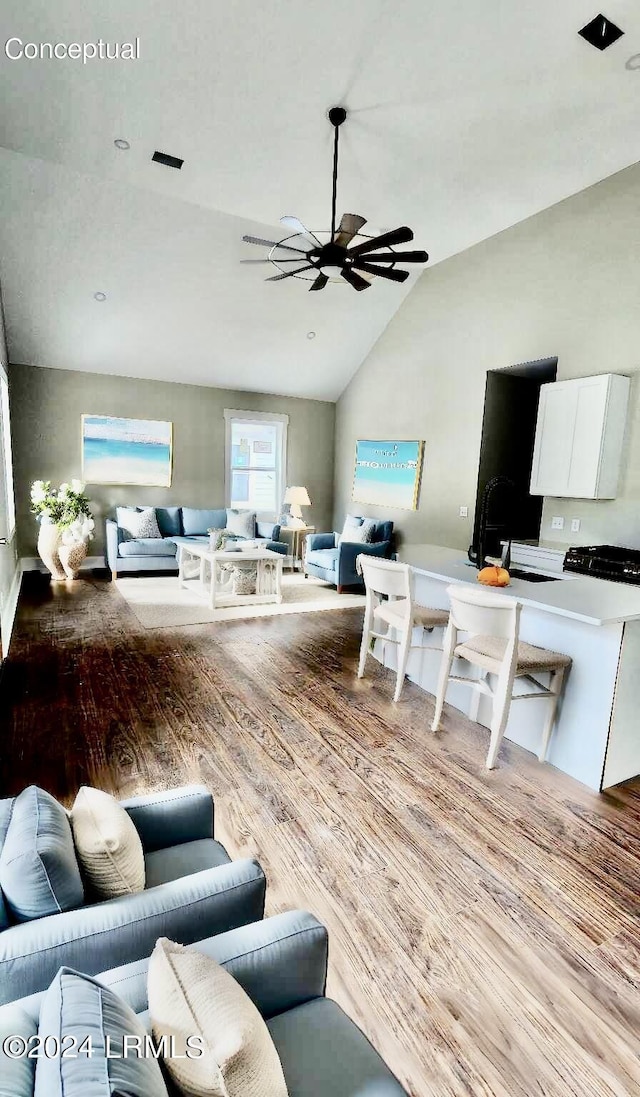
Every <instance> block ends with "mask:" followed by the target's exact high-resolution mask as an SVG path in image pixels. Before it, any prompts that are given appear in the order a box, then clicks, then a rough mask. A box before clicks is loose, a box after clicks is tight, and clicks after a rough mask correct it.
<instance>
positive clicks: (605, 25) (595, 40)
mask: <svg viewBox="0 0 640 1097" xmlns="http://www.w3.org/2000/svg"><path fill="white" fill-rule="evenodd" d="M578 34H579V35H580V36H581V37H582V38H584V39H585V41H586V42H588V43H589V44H590V45H591V46H595V47H596V49H597V50H606V49H608V47H609V46H612V45H613V43H614V42H617V41H618V38H621V37H622V35H623V34H624V31H623V30H620V27H616V25H615V23H612V22H611V20H610V19H607V17H606V15H596V17H595V19H592V20H591V22H590V23H587V25H586V27H583V28H582V30H579V31H578Z"/></svg>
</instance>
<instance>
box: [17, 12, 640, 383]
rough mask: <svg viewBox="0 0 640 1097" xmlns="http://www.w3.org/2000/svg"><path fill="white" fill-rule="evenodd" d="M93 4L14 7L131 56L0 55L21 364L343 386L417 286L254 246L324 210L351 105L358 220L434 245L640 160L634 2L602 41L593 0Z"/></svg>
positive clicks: (343, 185) (456, 240) (37, 36)
mask: <svg viewBox="0 0 640 1097" xmlns="http://www.w3.org/2000/svg"><path fill="white" fill-rule="evenodd" d="M90 7H91V8H93V9H94V10H93V11H92V10H90ZM95 9H96V6H95V5H91V6H90V5H87V4H86V3H84V2H83V0H46V2H45V0H20V2H18V0H3V20H2V22H3V35H2V38H3V41H4V39H5V38H8V37H10V36H13V35H16V36H19V37H20V38H22V39H23V40H24V41H36V42H39V41H53V42H56V41H66V42H70V41H80V42H83V41H95V40H96V39H97V38H98V37H102V38H103V39H106V40H108V41H109V42H116V41H119V42H122V41H127V40H130V39H132V38H135V37H139V38H140V45H141V59H140V60H139V61H135V62H116V61H108V62H107V61H103V62H99V61H93V62H90V63H89V64H87V65H86V66H83V65H82V64H81V62H78V61H70V60H60V61H50V60H43V61H27V60H22V61H15V62H11V61H8V60H7V59H5V58H4V56H3V57H2V61H1V62H0V101H1V102H2V105H3V109H2V116H1V118H0V146H1V148H0V208H1V209H2V216H1V219H0V277H1V278H2V285H3V292H4V298H5V310H6V314H7V327H8V336H9V347H10V355H11V360H12V361H14V362H30V363H33V364H36V365H49V366H55V367H60V368H68V369H86V370H93V371H96V372H102V373H114V374H122V375H128V376H141V377H154V378H159V379H163V380H179V381H188V382H192V383H198V384H211V385H223V386H233V387H237V388H244V389H256V390H262V391H265V390H266V391H270V392H279V393H285V394H290V395H296V396H314V397H319V398H322V399H335V398H336V397H337V396H338V395H339V394H340V392H341V391H342V389H343V388H344V386H345V385H346V383H347V382H348V380H349V378H350V377H351V376H352V374H353V373H354V372H355V370H356V369H357V368H358V366H359V365H360V363H361V361H362V360H363V358H364V357H365V356H366V354H367V352H368V350H369V349H370V347H371V346H372V345H373V343H374V342H375V340H376V339H377V338H378V337H379V335H380V334H381V332H382V331H383V330H384V328H385V326H386V325H387V324H388V322H389V320H390V319H391V317H392V316H393V314H394V313H395V311H396V310H397V308H398V307H399V305H400V303H401V301H402V300H403V297H404V296H405V295H406V293H407V292H409V290H410V288H411V286H412V284H414V283H413V279H412V280H410V281H409V282H408V283H407V284H406V285H405V286H404V287H400V286H397V285H395V284H391V283H385V282H381V281H380V280H377V281H376V282H375V283H374V285H373V286H372V288H371V289H369V290H367V291H366V292H365V293H361V294H357V293H355V291H353V290H352V289H351V288H350V287H347V286H337V285H335V286H334V285H330V286H328V287H327V288H326V290H325V291H323V292H322V293H314V294H311V295H309V294H308V293H307V285H306V284H305V283H302V282H297V281H295V280H293V279H291V280H288V281H286V282H282V283H265V282H264V281H263V278H264V277H265V275H266V274H268V273H270V271H269V270H268V269H266V270H265V269H263V268H262V267H259V266H256V267H253V266H241V265H240V263H239V260H240V258H243V257H245V258H246V257H251V258H256V257H259V256H260V254H261V252H260V250H259V249H258V248H252V247H251V246H249V245H246V244H243V243H242V241H241V237H242V235H243V233H245V232H252V233H255V234H258V235H267V236H270V237H272V235H273V233H274V231H276V232H277V231H278V230H277V229H274V227H273V226H277V224H278V219H279V217H280V216H281V215H282V214H284V213H289V214H291V213H292V214H296V215H297V216H299V217H300V218H301V219H302V220H303V221H305V223H306V224H308V225H309V226H310V227H311V228H315V229H322V228H325V227H326V226H327V224H328V221H329V214H330V197H331V190H330V185H331V138H332V129H331V126H330V125H329V123H328V122H327V120H326V118H325V111H326V109H327V108H328V107H329V106H331V105H333V104H334V103H343V104H344V105H346V106H347V107H348V108H349V110H350V111H351V112H352V113H351V114H350V117H349V118H348V120H347V123H346V124H345V126H344V128H343V130H342V135H341V171H340V180H339V192H338V210H339V212H341V211H344V210H348V211H350V212H355V213H362V214H363V215H364V216H367V217H369V218H370V222H371V225H373V226H374V227H375V228H376V229H379V230H383V229H387V228H393V227H395V226H396V225H399V224H409V225H411V227H412V228H413V229H414V232H415V239H416V246H418V247H425V248H426V249H427V250H428V251H429V252H430V254H431V256H432V262H438V261H440V260H442V259H444V258H446V257H448V256H450V255H453V254H455V253H456V252H459V251H461V250H463V249H465V248H467V247H469V246H471V245H472V244H474V243H477V242H478V241H480V240H482V239H485V238H486V237H488V236H491V235H493V234H494V233H496V232H498V231H500V230H502V229H504V228H507V227H508V226H510V225H512V224H515V223H516V222H518V221H520V220H522V219H523V218H525V217H527V216H530V215H531V214H533V213H535V212H537V211H539V210H540V209H543V208H545V207H547V206H549V205H552V204H554V203H555V202H558V201H560V200H561V199H563V198H566V197H567V196H569V195H571V194H573V193H575V192H577V191H579V190H582V189H583V188H585V187H587V186H589V185H591V184H593V183H594V182H597V181H598V180H599V179H602V178H604V177H605V176H607V175H610V174H612V173H613V172H615V171H618V170H620V169H622V168H624V167H626V166H628V165H629V164H630V163H634V162H635V161H636V160H637V159H638V152H637V145H638V127H637V119H638V106H637V104H638V96H639V92H640V72H637V71H629V70H627V69H626V68H625V61H626V60H627V59H628V58H629V57H630V56H631V55H632V54H635V53H638V52H640V11H639V10H638V8H637V5H636V4H632V3H631V2H630V0H608V2H607V6H606V9H605V14H606V15H607V16H608V17H609V18H610V19H613V20H614V21H615V22H617V23H618V24H619V25H620V26H621V27H622V28H623V29H624V30H625V31H626V33H625V35H624V37H623V38H621V39H620V40H619V41H618V42H617V43H616V44H615V45H613V46H612V47H611V48H610V49H609V50H607V51H606V52H604V53H599V52H598V51H596V50H594V49H593V48H592V47H590V46H588V45H587V44H586V43H585V42H584V41H583V40H582V39H581V38H579V37H578V35H577V31H578V29H579V28H580V27H581V26H583V24H584V23H586V22H588V21H589V20H590V19H591V18H593V16H594V15H595V14H596V10H595V8H594V6H593V0H563V3H562V4H558V3H557V0H553V2H552V0H537V2H536V4H526V5H525V4H514V3H512V2H509V0H486V2H485V3H484V4H479V3H478V0H457V2H456V3H455V4H452V3H451V0H432V2H431V3H425V0H384V2H383V0H259V2H258V0H224V2H223V0H183V2H182V3H181V4H180V5H177V4H176V3H175V0H154V2H153V3H149V2H148V0H147V2H144V3H143V2H141V0H126V2H125V0H109V3H108V5H104V10H100V11H97V10H95ZM117 137H124V138H126V139H127V140H128V141H130V142H131V149H130V150H129V151H128V152H118V151H117V150H116V149H115V148H114V145H113V141H114V139H115V138H117ZM154 149H160V150H162V151H164V152H169V153H171V154H173V155H176V156H180V157H183V158H184V160H185V164H184V167H183V169H182V171H180V172H176V171H172V170H171V169H168V168H165V167H162V166H160V165H157V164H153V163H152V162H151V159H150V158H151V155H152V153H153V151H154ZM267 226H272V227H271V228H268V227H267ZM369 231H371V230H370V229H369ZM418 273H419V272H418ZM416 276H418V275H416ZM422 277H423V278H426V279H428V277H429V268H427V270H426V271H425V273H424V274H422ZM96 290H103V291H104V292H105V293H107V295H108V299H107V301H105V302H104V303H102V304H98V303H97V302H95V301H94V299H93V293H94V292H95V291H96ZM309 330H314V331H315V332H316V333H317V337H316V338H315V339H314V340H308V339H307V338H306V333H307V331H309Z"/></svg>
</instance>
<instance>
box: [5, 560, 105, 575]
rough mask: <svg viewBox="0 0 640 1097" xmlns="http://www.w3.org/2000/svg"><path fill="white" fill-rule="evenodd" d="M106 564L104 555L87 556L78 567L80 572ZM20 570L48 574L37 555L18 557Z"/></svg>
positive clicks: (103, 566)
mask: <svg viewBox="0 0 640 1097" xmlns="http://www.w3.org/2000/svg"><path fill="white" fill-rule="evenodd" d="M106 566H107V565H106V563H105V560H104V556H87V557H86V558H85V560H84V563H83V564H82V567H81V568H80V572H81V573H82V572H83V571H92V570H93V568H105V567H106ZM20 571H21V572H25V571H40V572H42V574H43V575H48V574H49V569H48V568H46V567H45V566H44V564H43V563H42V560H41V559H40V557H39V556H22V557H21V559H20Z"/></svg>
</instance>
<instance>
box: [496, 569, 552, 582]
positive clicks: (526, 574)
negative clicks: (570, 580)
mask: <svg viewBox="0 0 640 1097" xmlns="http://www.w3.org/2000/svg"><path fill="white" fill-rule="evenodd" d="M509 575H510V576H511V578H512V579H524V581H525V583H557V582H561V581H562V579H563V576H562V575H544V574H543V573H542V572H540V571H524V569H523V568H509Z"/></svg>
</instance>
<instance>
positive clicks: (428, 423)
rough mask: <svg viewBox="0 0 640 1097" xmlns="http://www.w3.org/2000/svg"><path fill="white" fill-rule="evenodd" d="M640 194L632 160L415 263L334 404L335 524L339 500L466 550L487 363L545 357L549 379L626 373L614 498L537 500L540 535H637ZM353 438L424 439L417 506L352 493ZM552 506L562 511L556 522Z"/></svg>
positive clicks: (584, 539)
mask: <svg viewBox="0 0 640 1097" xmlns="http://www.w3.org/2000/svg"><path fill="white" fill-rule="evenodd" d="M639 193H640V166H638V165H636V166H634V167H632V168H628V169H627V170H625V171H623V172H620V173H619V174H617V175H615V176H612V177H611V178H609V179H607V180H605V181H604V182H602V183H599V184H597V185H596V186H594V187H591V188H589V190H586V191H583V192H582V193H581V194H579V195H577V196H575V197H574V198H570V199H567V201H565V202H561V203H559V204H558V205H556V206H553V207H552V208H551V209H549V210H545V211H544V212H543V213H540V214H538V215H536V216H535V217H532V218H529V219H528V220H527V221H524V222H522V223H521V224H519V225H517V226H515V227H514V228H512V229H508V230H507V231H505V232H503V233H501V234H500V235H498V236H495V237H493V238H492V239H490V240H487V241H485V242H484V243H482V244H478V245H477V246H476V247H474V248H470V249H469V250H468V251H466V252H464V253H463V254H461V255H457V256H455V257H454V258H452V259H449V260H447V261H446V262H443V263H440V264H438V265H437V266H435V267H433V269H432V270H429V269H428V268H427V270H426V271H425V272H424V274H423V275H422V276H421V277H420V279H419V281H418V282H417V283H416V286H415V288H414V289H413V290H412V292H411V293H410V294H409V296H408V297H407V298H406V300H405V301H404V303H403V304H402V306H401V308H400V309H399V311H398V312H397V313H396V315H395V317H394V318H393V320H392V321H391V323H390V324H389V326H388V327H387V328H386V330H385V332H384V333H383V335H382V336H381V338H380V339H379V340H378V342H377V343H376V345H375V347H374V348H373V350H372V351H371V353H370V354H369V356H368V357H367V359H366V360H365V361H364V363H363V364H362V366H361V367H360V369H359V371H358V372H357V374H356V375H355V376H354V378H353V380H352V381H351V383H350V384H349V386H348V387H347V389H346V390H345V392H344V394H343V395H342V397H341V398H340V400H339V402H338V408H337V415H336V482H335V500H336V503H335V512H334V519H335V522H336V528H340V527H341V523H342V520H343V517H344V514H345V513H346V512H347V511H348V510H353V511H355V512H357V511H358V510H360V512H361V513H362V512H366V513H367V514H371V515H372V516H376V515H380V516H381V515H382V514H383V513H384V515H385V516H388V517H391V518H393V519H394V521H395V522H396V524H397V527H398V529H399V530H400V534H401V537H402V538H403V539H404V540H406V541H409V542H411V543H414V544H415V543H418V542H422V541H429V542H433V543H435V544H441V545H451V546H453V547H459V548H465V547H466V546H467V545H468V544H469V541H470V539H471V533H472V521H473V511H474V502H475V491H476V478H477V471H478V455H479V448H480V434H481V427H482V411H483V403H484V388H485V377H486V371H487V370H488V369H495V368H501V367H505V366H509V365H512V364H514V363H516V362H523V361H528V360H531V359H536V358H547V357H551V356H552V355H557V356H558V378H559V379H562V378H567V377H581V376H586V375H588V374H594V373H625V374H630V375H631V374H633V375H634V377H633V381H632V386H631V407H630V413H629V420H628V426H627V439H626V444H625V451H624V458H623V465H624V468H623V473H622V477H621V483H620V489H619V495H618V498H617V499H615V500H612V501H599V502H595V501H594V502H584V501H582V502H580V501H571V500H545V505H544V514H543V526H542V536H543V538H546V539H555V540H558V541H562V540H571V541H573V543H579V542H580V543H583V544H593V543H599V542H600V543H601V542H606V541H611V542H614V543H618V544H626V545H630V546H634V547H640V392H639V389H640V386H639V384H638V378H637V377H636V376H635V374H636V373H637V371H638V366H639V362H640V309H639V305H638V302H640V262H639V260H638V256H639V255H640V216H639V215H638V194H639ZM427 243H428V242H427ZM386 292H389V293H391V292H393V288H392V287H389V288H388V289H386ZM357 438H381V439H394V438H423V439H425V441H426V450H425V467H424V474H423V480H422V492H421V499H420V505H419V510H418V511H417V512H415V513H412V512H408V511H395V512H392V511H390V510H389V509H388V508H383V509H382V510H381V509H380V508H375V507H363V508H361V509H360V508H358V506H357V504H355V503H351V502H350V498H351V483H352V476H353V455H354V444H355V441H356V439H357ZM461 505H464V506H468V507H469V518H468V519H461V518H460V517H458V511H459V507H460V506H461ZM554 514H558V515H562V516H564V517H565V520H566V521H565V530H564V531H562V532H560V533H557V532H556V531H553V533H552V531H551V529H550V522H551V516H552V515H554ZM571 517H578V518H580V519H581V521H582V528H581V531H580V534H579V535H573V534H570V533H568V528H569V522H568V521H567V519H570V518H571Z"/></svg>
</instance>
